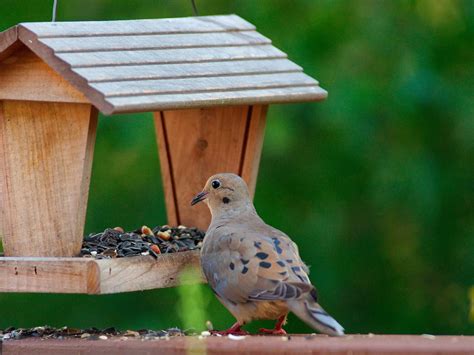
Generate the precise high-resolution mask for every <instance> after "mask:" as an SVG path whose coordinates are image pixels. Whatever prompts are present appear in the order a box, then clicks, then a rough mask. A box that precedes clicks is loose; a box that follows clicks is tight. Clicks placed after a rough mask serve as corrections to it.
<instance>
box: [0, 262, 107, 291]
mask: <svg viewBox="0 0 474 355" xmlns="http://www.w3.org/2000/svg"><path fill="white" fill-rule="evenodd" d="M99 275H100V274H99V268H98V266H97V263H96V262H95V261H94V260H92V259H85V258H18V257H11V258H9V257H5V258H0V292H42V293H89V294H95V293H98V292H99V285H100V280H99Z"/></svg>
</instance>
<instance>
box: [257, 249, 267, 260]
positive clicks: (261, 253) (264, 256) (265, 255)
mask: <svg viewBox="0 0 474 355" xmlns="http://www.w3.org/2000/svg"><path fill="white" fill-rule="evenodd" d="M255 256H256V257H257V258H259V259H260V260H265V259H266V258H268V254H267V253H264V252H263V251H262V252H260V253H257V254H255Z"/></svg>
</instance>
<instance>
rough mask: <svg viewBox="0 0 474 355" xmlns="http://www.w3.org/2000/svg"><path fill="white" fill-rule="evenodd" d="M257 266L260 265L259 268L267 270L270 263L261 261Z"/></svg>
mask: <svg viewBox="0 0 474 355" xmlns="http://www.w3.org/2000/svg"><path fill="white" fill-rule="evenodd" d="M259 265H260V267H263V268H265V269H269V268H270V267H271V266H272V264H271V263H268V262H266V261H261V262H260V264H259Z"/></svg>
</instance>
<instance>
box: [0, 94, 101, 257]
mask: <svg viewBox="0 0 474 355" xmlns="http://www.w3.org/2000/svg"><path fill="white" fill-rule="evenodd" d="M96 127H97V111H96V110H95V109H93V108H92V107H91V105H88V104H69V103H44V102H32V101H8V100H7V101H0V163H1V167H2V169H1V171H0V172H1V175H0V193H1V199H0V212H1V213H0V228H1V233H2V235H3V243H4V250H5V255H7V256H74V255H77V254H78V253H79V251H80V248H81V244H82V238H83V227H84V221H85V212H86V203H87V196H88V187H89V179H90V171H91V161H92V155H93V147H94V142H95V133H96Z"/></svg>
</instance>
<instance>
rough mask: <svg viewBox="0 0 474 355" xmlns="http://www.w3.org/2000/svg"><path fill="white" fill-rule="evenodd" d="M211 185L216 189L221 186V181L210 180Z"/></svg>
mask: <svg viewBox="0 0 474 355" xmlns="http://www.w3.org/2000/svg"><path fill="white" fill-rule="evenodd" d="M211 186H212V187H213V188H214V189H218V188H219V187H221V182H220V181H219V180H212V182H211Z"/></svg>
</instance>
